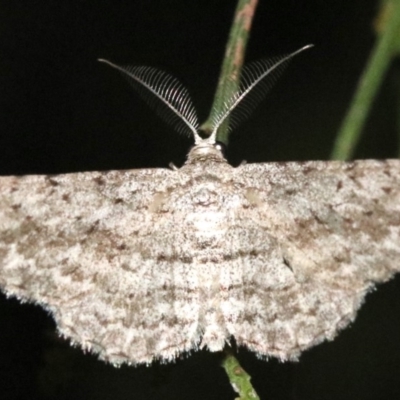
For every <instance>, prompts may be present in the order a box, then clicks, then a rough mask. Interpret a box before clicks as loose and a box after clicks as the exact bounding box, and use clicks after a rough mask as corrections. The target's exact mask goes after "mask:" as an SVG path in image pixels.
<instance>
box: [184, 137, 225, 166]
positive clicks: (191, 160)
mask: <svg viewBox="0 0 400 400" xmlns="http://www.w3.org/2000/svg"><path fill="white" fill-rule="evenodd" d="M224 149H225V147H224V145H223V144H221V143H219V142H214V141H209V140H207V139H203V140H201V141H199V142H197V144H196V145H194V146H193V147H192V148H191V149H190V151H189V154H188V156H187V161H186V165H187V164H196V163H199V162H215V163H227V161H226V159H225V157H224Z"/></svg>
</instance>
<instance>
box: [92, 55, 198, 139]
mask: <svg viewBox="0 0 400 400" xmlns="http://www.w3.org/2000/svg"><path fill="white" fill-rule="evenodd" d="M98 61H100V62H103V63H106V64H108V65H109V66H111V67H113V68H115V69H117V70H118V71H119V72H120V73H121V74H122V75H123V76H124V77H125V78H126V79H127V80H128V82H129V83H130V84H131V85H132V87H133V88H134V89H135V90H137V92H138V93H139V95H140V96H141V97H142V98H143V99H144V100H145V101H146V102H147V104H149V105H150V106H151V107H152V108H154V109H155V110H156V112H157V113H158V114H159V116H160V117H161V118H163V119H164V120H165V121H167V122H168V123H170V124H172V125H173V126H174V127H175V128H176V129H177V131H178V132H182V133H188V132H191V133H192V134H193V136H194V140H195V143H199V142H201V140H202V139H201V138H200V136H199V134H198V133H197V130H198V125H199V123H198V120H197V114H196V109H195V108H194V105H193V103H192V100H191V98H190V95H189V92H188V91H187V89H186V88H185V87H184V86H183V85H182V84H181V83H180V82H179V81H178V80H177V79H175V78H174V77H172V76H170V75H168V74H167V73H166V72H164V71H160V70H158V69H155V68H152V67H135V66H125V67H122V66H119V65H116V64H113V63H111V62H110V61H107V60H104V59H102V58H99V60H98Z"/></svg>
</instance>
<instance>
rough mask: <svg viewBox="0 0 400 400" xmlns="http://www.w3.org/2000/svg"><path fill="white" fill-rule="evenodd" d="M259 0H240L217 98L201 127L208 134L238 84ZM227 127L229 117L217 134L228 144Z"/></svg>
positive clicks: (216, 94) (219, 138) (218, 138)
mask: <svg viewBox="0 0 400 400" xmlns="http://www.w3.org/2000/svg"><path fill="white" fill-rule="evenodd" d="M257 3H258V0H238V4H237V7H236V11H235V16H234V19H233V23H232V28H231V31H230V34H229V39H228V43H227V46H226V50H225V57H224V61H223V64H222V68H221V73H220V77H219V81H218V86H217V90H216V93H215V96H214V102H213V105H212V108H211V112H210V115H209V117H208V118H207V121H206V122H205V123H204V124H203V125H202V126H201V128H200V129H201V130H202V131H203V132H205V133H206V134H207V135H210V134H211V131H212V123H213V120H214V118H215V117H216V116H217V115H219V114H220V113H221V112H222V110H223V106H224V104H225V103H226V102H227V101H228V100H229V99H230V98H231V97H232V96H233V94H234V93H235V92H236V91H237V88H238V86H239V81H240V71H241V69H242V65H243V61H244V56H245V52H246V46H247V41H248V38H249V32H250V28H251V24H252V21H253V16H254V13H255V9H256V7H257ZM228 128H229V118H227V120H226V121H225V122H224V123H223V124H222V125H221V127H220V128H219V130H218V134H217V140H218V141H220V142H222V143H225V144H226V145H227V144H228V142H229V132H228Z"/></svg>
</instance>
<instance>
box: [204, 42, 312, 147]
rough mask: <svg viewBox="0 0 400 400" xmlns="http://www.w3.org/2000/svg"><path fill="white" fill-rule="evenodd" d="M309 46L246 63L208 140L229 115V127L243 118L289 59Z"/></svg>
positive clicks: (212, 140) (280, 72) (216, 119)
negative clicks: (232, 93)
mask: <svg viewBox="0 0 400 400" xmlns="http://www.w3.org/2000/svg"><path fill="white" fill-rule="evenodd" d="M310 47H313V45H312V44H309V45H307V46H304V47H302V48H301V49H299V50H297V51H295V52H293V53H291V54H288V55H283V56H278V57H272V58H269V59H266V60H261V61H256V62H254V63H251V64H249V65H248V66H247V65H246V66H245V67H244V68H243V70H242V73H241V79H240V86H239V90H238V91H237V92H236V93H235V94H234V95H233V96H232V97H231V98H230V99H229V100H228V101H227V102H225V104H224V108H223V110H222V112H221V113H219V114H218V115H217V116H216V117H215V119H214V121H213V124H212V125H213V131H212V133H211V135H210V137H209V138H208V140H209V141H210V142H211V143H213V142H215V140H216V135H217V130H218V128H219V127H220V126H221V124H222V123H223V122H224V121H225V120H226V118H228V117H229V128H230V129H231V128H232V127H235V126H237V125H238V124H239V123H240V122H242V121H243V120H245V119H246V118H247V117H248V116H249V115H250V113H251V112H252V111H253V110H254V109H255V108H256V107H257V105H258V104H259V103H260V102H261V101H262V100H263V99H264V97H265V95H266V94H267V93H268V91H269V89H271V87H272V86H273V84H274V83H275V82H276V80H277V79H278V78H279V76H280V75H281V74H282V72H283V71H284V69H285V68H286V67H287V65H288V63H289V61H290V60H291V59H292V58H293V57H294V56H296V55H297V54H299V53H301V52H302V51H304V50H307V49H309V48H310ZM250 92H251V93H250ZM239 105H240V106H239ZM237 106H239V107H237Z"/></svg>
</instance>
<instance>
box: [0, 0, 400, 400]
mask: <svg viewBox="0 0 400 400" xmlns="http://www.w3.org/2000/svg"><path fill="white" fill-rule="evenodd" d="M0 6H1V12H0V101H1V108H0V126H1V131H0V149H1V153H0V154H1V156H0V174H1V175H10V174H27V173H60V172H75V171H88V170H107V169H126V168H146V167H168V164H169V163H170V162H173V163H174V164H175V165H181V164H182V163H183V162H184V160H185V156H186V154H187V151H188V149H189V148H190V146H191V145H192V144H193V140H192V138H189V137H185V136H182V135H179V134H177V133H175V132H174V130H173V128H171V127H170V126H169V125H166V124H165V123H164V122H163V121H162V120H160V119H159V118H158V117H157V116H156V115H155V113H154V112H153V111H152V110H151V109H149V108H148V107H147V105H146V104H145V103H144V102H143V101H142V100H141V98H140V97H139V96H138V95H137V94H136V93H135V92H134V91H133V90H132V88H131V87H130V86H129V84H128V83H127V82H126V81H125V80H124V79H122V78H121V76H120V75H119V74H118V73H117V72H116V71H115V70H113V69H111V68H109V67H107V66H106V65H104V64H101V63H99V62H97V61H96V60H97V59H98V58H106V59H109V60H111V61H112V62H115V63H117V64H132V65H149V66H154V67H157V68H159V69H163V70H165V71H168V72H169V73H170V74H172V75H174V76H175V77H177V78H179V80H180V81H182V82H183V83H184V85H185V86H186V87H187V88H188V89H189V91H190V93H191V94H192V98H193V100H194V103H195V105H196V107H197V109H198V114H199V116H200V119H201V120H204V119H205V118H206V117H207V115H208V112H209V107H210V105H211V103H212V97H213V94H214V90H215V85H216V82H217V78H218V74H219V68H220V65H221V61H222V56H223V54H224V49H225V43H226V39H227V35H228V31H229V28H230V24H231V20H232V17H233V11H234V9H235V6H236V2H235V1H233V0H219V1H215V0H214V1H210V0H203V1H195V0H192V1H182V0H169V1H156V0H153V1H144V0H131V1H120V2H117V1H107V0H105V1H101V2H100V1H98V2H89V1H78V0H76V1H71V0H64V1H43V0H42V1H12V2H8V1H1V2H0ZM377 6H378V2H377V1H372V0H352V1H349V0H325V1H320V0H264V1H261V0H260V4H259V7H258V9H257V14H256V17H255V20H254V24H253V29H252V34H251V38H250V41H249V46H248V51H247V57H246V58H247V60H248V61H253V60H257V59H261V58H265V57H268V56H274V55H279V54H285V53H289V52H292V51H294V50H296V49H298V48H300V47H302V46H304V45H306V44H309V43H313V44H314V45H315V47H314V48H313V49H311V50H309V51H307V52H304V53H302V54H301V55H299V56H297V57H296V58H295V59H294V60H293V61H292V63H291V64H290V66H289V68H288V69H287V70H286V71H285V73H284V75H283V76H282V77H281V78H280V80H279V81H278V82H277V84H276V85H275V87H274V88H273V89H272V90H271V92H270V93H269V94H268V97H267V99H266V100H265V101H264V102H263V103H262V104H261V105H260V106H259V107H258V109H257V110H256V111H254V113H253V114H252V116H251V118H250V119H249V120H248V121H246V122H245V123H243V124H242V125H240V127H239V128H238V129H237V130H235V131H234V133H233V134H232V136H231V142H230V146H229V148H228V152H227V157H228V159H229V161H230V162H231V163H232V164H233V165H237V164H239V163H240V162H241V161H243V160H246V161H247V162H266V161H289V160H310V159H328V158H329V155H330V151H331V149H332V143H333V140H334V137H335V134H336V132H337V130H338V128H339V127H340V124H341V122H342V120H343V117H344V115H345V112H346V109H347V107H348V105H349V103H350V101H351V97H352V94H353V92H354V89H355V87H356V84H357V80H358V77H359V76H360V73H361V71H362V69H363V66H364V65H365V62H366V60H367V58H368V55H369V53H370V50H371V48H372V45H373V43H374V39H375V36H374V32H373V20H374V18H375V16H376V13H377ZM396 77H397V80H396ZM398 77H399V65H398V64H397V65H393V66H392V68H391V69H390V70H389V71H388V74H387V76H386V79H385V81H384V83H383V86H382V88H381V90H380V92H379V95H378V97H377V98H376V101H375V102H374V104H373V110H372V112H371V115H370V117H369V119H368V121H367V126H366V127H365V129H364V135H363V137H362V140H361V143H360V145H359V146H358V149H357V152H356V157H355V158H391V157H392V158H394V157H396V155H397V147H398V143H397V140H398V138H397V136H396V131H395V128H396V127H395V122H396V115H395V111H396V110H395V109H396V103H395V101H396V84H398V82H399V80H398ZM397 90H398V89H397ZM397 118H398V117H397ZM399 338H400V279H399V278H398V279H395V280H393V281H391V282H389V283H386V284H384V285H381V286H379V287H378V290H377V291H375V292H373V293H371V294H369V295H368V296H367V301H366V304H365V305H364V306H363V308H362V309H361V311H360V312H359V314H358V317H357V319H356V321H355V323H353V324H352V326H351V327H349V328H347V329H346V330H345V331H343V332H342V333H341V334H340V335H339V336H338V338H337V339H336V340H335V341H333V342H329V343H324V344H322V345H320V346H317V347H315V348H313V349H311V350H309V351H307V352H306V353H304V354H303V356H302V357H301V360H300V362H298V363H285V364H282V363H279V362H278V361H276V360H269V361H268V362H267V361H263V360H259V359H257V358H256V357H255V355H254V354H252V353H249V352H247V351H245V350H244V349H239V352H238V358H239V360H240V361H241V363H242V365H243V367H245V368H246V369H247V370H248V372H249V373H251V374H252V376H253V383H254V386H255V388H256V389H257V390H258V393H259V395H260V396H261V398H262V399H268V400H280V399H282V400H283V399H285V400H291V399H293V400H302V399H304V400H306V399H307V400H314V399H315V400H321V399H323V400H325V399H326V400H330V399H332V400H333V399H335V400H338V399H341V400H346V399H357V400H364V399H395V398H400V341H399ZM220 361H221V355H220V354H213V353H209V352H207V351H201V352H197V353H193V354H191V355H190V356H188V357H182V359H179V360H177V361H176V363H174V364H167V365H160V364H159V363H155V364H154V365H152V366H151V367H145V366H140V367H136V368H134V367H122V368H119V369H115V368H113V367H111V366H109V365H106V364H104V363H103V362H101V361H98V360H97V359H96V357H95V356H91V355H84V354H83V353H82V351H81V350H80V349H78V348H72V347H70V346H69V344H68V342H66V341H64V340H62V339H60V338H58V337H57V335H56V334H55V325H54V322H53V320H52V318H51V317H49V316H48V315H47V313H46V312H45V311H43V310H42V309H41V308H40V307H36V306H33V305H29V304H24V305H21V304H20V303H19V302H18V301H16V300H14V299H10V300H6V299H5V296H3V295H1V294H0V398H1V399H2V400H3V399H4V400H36V399H50V400H53V399H57V400H69V399H71V400H72V399H74V400H80V399H85V400H92V399H93V400H94V399H96V400H103V399H113V400H122V399H123V400H125V399H130V400H131V399H135V400H140V399H147V400H148V399H154V400H158V399H163V400H168V399H175V400H178V399H191V400H196V399H209V400H211V399H218V400H223V399H227V400H228V399H234V397H235V394H234V392H233V390H232V389H231V387H230V385H229V383H228V380H227V378H226V376H225V375H224V371H223V370H222V368H221V367H220V366H219V364H220Z"/></svg>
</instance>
